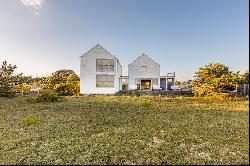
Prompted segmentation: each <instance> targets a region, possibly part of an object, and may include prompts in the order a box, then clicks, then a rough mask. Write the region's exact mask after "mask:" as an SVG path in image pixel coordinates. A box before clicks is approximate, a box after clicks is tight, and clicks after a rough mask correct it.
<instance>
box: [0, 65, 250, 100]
mask: <svg viewBox="0 0 250 166" xmlns="http://www.w3.org/2000/svg"><path fill="white" fill-rule="evenodd" d="M16 68H17V66H16V65H11V64H8V63H7V61H4V62H2V66H1V68H0V97H13V96H16V95H18V94H21V95H24V94H25V93H29V91H30V90H31V88H32V87H41V89H51V90H54V91H55V92H56V93H58V95H61V96H71V95H79V94H80V78H79V76H78V75H77V74H76V73H75V72H74V71H73V70H69V69H61V70H58V71H56V72H54V73H52V74H51V75H50V76H48V77H39V78H33V77H32V76H23V74H22V73H21V74H15V73H14V72H15V70H16ZM247 83H249V70H247V71H246V72H245V73H244V74H240V72H233V71H231V70H230V69H229V67H227V66H225V65H223V64H220V63H210V64H209V65H206V66H204V67H201V68H199V69H198V71H197V72H195V75H194V80H193V81H192V83H191V86H192V89H193V94H194V95H196V96H213V95H216V94H222V93H223V94H228V93H230V92H232V91H234V90H236V88H237V87H239V86H240V85H241V84H247ZM176 84H185V85H188V84H190V82H180V81H176Z"/></svg>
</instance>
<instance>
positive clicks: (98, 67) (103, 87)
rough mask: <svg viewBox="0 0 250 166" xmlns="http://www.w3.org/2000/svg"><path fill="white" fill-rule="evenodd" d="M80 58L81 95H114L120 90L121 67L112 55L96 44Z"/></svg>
mask: <svg viewBox="0 0 250 166" xmlns="http://www.w3.org/2000/svg"><path fill="white" fill-rule="evenodd" d="M80 58H81V64H80V93H81V94H114V93H116V92H118V91H119V90H120V86H119V84H120V82H119V78H120V76H121V74H122V67H121V64H120V63H119V61H118V59H117V58H116V57H115V56H114V55H112V54H111V53H110V52H108V51H107V50H106V49H105V48H103V47H102V46H100V45H99V44H97V45H96V46H95V47H94V48H92V49H91V50H89V51H88V52H86V53H85V54H84V55H82V56H81V57H80Z"/></svg>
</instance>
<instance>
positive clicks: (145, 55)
mask: <svg viewBox="0 0 250 166" xmlns="http://www.w3.org/2000/svg"><path fill="white" fill-rule="evenodd" d="M141 58H148V59H150V60H151V61H153V62H154V63H156V64H157V65H159V66H160V64H159V63H157V62H156V61H154V60H153V59H152V58H150V57H149V56H148V55H147V54H145V53H142V55H141V56H139V57H137V58H136V59H135V60H134V61H133V62H132V63H130V64H129V65H131V64H133V63H135V62H136V61H138V60H139V59H141ZM129 65H128V66H129Z"/></svg>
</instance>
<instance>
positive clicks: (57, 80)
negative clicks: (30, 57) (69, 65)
mask: <svg viewBox="0 0 250 166" xmlns="http://www.w3.org/2000/svg"><path fill="white" fill-rule="evenodd" d="M79 82H80V78H79V77H78V76H77V75H76V73H75V72H74V71H73V70H68V69H61V70H58V71H56V72H54V73H52V75H51V76H49V77H47V78H46V79H44V81H43V88H44V89H53V90H55V91H56V92H57V93H58V94H59V95H63V96H67V95H79V92H80V86H79Z"/></svg>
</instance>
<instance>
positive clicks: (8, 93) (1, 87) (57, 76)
mask: <svg viewBox="0 0 250 166" xmlns="http://www.w3.org/2000/svg"><path fill="white" fill-rule="evenodd" d="M16 68H17V66H16V65H11V64H8V63H7V61H4V62H3V63H2V66H1V67H0V97H14V96H17V95H19V94H22V95H23V94H25V93H29V92H30V90H31V88H32V87H36V88H41V89H43V90H44V89H45V90H46V89H50V90H53V91H55V92H56V93H58V94H59V95H61V96H70V95H79V93H80V78H79V77H78V75H77V74H76V73H75V72H74V71H73V70H69V69H61V70H58V71H56V72H54V73H52V74H51V75H50V76H48V77H38V78H34V77H32V76H24V75H23V74H22V73H20V74H15V70H16Z"/></svg>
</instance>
